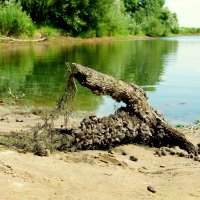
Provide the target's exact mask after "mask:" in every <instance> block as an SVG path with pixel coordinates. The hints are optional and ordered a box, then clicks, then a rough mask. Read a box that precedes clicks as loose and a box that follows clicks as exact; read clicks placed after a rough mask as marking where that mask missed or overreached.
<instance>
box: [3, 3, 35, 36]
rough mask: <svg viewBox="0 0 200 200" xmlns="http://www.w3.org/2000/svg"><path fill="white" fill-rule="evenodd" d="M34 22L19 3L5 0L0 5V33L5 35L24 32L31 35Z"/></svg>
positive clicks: (15, 34) (17, 34) (16, 34)
mask: <svg viewBox="0 0 200 200" xmlns="http://www.w3.org/2000/svg"><path fill="white" fill-rule="evenodd" d="M34 30H35V28H34V24H33V22H32V20H31V18H30V17H29V16H28V15H27V14H26V13H25V12H23V11H22V8H21V6H20V4H19V3H14V2H13V1H7V2H5V3H4V4H1V5H0V33H1V34H2V35H5V36H19V35H21V34H26V35H28V36H33V34H34Z"/></svg>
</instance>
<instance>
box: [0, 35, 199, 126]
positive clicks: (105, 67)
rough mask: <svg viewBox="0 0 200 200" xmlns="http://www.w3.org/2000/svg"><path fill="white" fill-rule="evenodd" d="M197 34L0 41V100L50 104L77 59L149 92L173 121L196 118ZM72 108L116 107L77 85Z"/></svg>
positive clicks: (100, 112)
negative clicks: (28, 42)
mask: <svg viewBox="0 0 200 200" xmlns="http://www.w3.org/2000/svg"><path fill="white" fill-rule="evenodd" d="M199 55H200V37H198V36H195V37H194V36H193V37H170V38H161V39H156V40H118V41H103V42H98V43H97V42H91V43H87V44H86V43H85V44H81V43H78V42H77V43H73V44H70V43H66V44H47V43H41V44H34V45H33V44H32V45H16V44H15V45H13V44H10V45H5V44H4V45H3V44H0V100H1V99H4V98H6V97H8V90H9V87H10V88H11V90H12V93H13V94H15V95H17V96H19V97H21V98H22V102H23V103H24V104H28V105H31V106H42V107H44V106H48V107H53V106H54V105H55V101H56V100H57V99H58V98H59V96H60V94H61V93H62V91H63V88H64V84H65V80H66V76H67V75H66V66H65V62H70V63H72V62H76V63H80V64H82V65H86V66H89V67H91V68H93V69H96V70H98V71H100V72H104V73H106V74H109V75H112V76H114V77H116V78H118V79H122V80H123V81H126V82H133V83H136V84H138V85H140V86H141V87H143V88H144V89H145V90H146V91H147V95H148V97H149V102H150V104H151V105H152V106H153V107H154V108H156V109H158V110H160V111H161V112H162V113H163V114H164V117H165V118H166V119H167V120H168V121H170V122H172V123H176V124H177V123H187V124H188V123H192V122H194V121H195V120H197V119H200V106H199V102H200V100H199V99H200V58H199ZM77 87H78V93H77V97H76V100H75V108H76V111H81V112H82V111H83V112H85V111H86V112H92V113H96V114H98V115H108V114H110V113H113V112H114V111H115V110H116V108H117V107H119V106H120V105H119V104H117V103H116V102H114V101H113V100H112V99H111V98H110V97H108V96H99V97H96V96H94V95H93V94H91V92H90V91H89V90H88V89H86V88H83V87H81V86H80V85H78V84H77Z"/></svg>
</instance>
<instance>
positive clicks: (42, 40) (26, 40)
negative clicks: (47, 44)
mask: <svg viewBox="0 0 200 200" xmlns="http://www.w3.org/2000/svg"><path fill="white" fill-rule="evenodd" d="M47 40H48V37H43V38H39V39H15V38H13V37H2V38H0V41H1V42H11V43H14V42H22V43H23V42H25V43H26V42H33V43H34V42H44V41H47Z"/></svg>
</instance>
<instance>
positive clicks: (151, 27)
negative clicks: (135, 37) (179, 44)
mask: <svg viewBox="0 0 200 200" xmlns="http://www.w3.org/2000/svg"><path fill="white" fill-rule="evenodd" d="M143 31H144V33H145V34H146V35H147V36H151V37H157V36H158V37H160V36H163V35H164V33H165V27H164V25H163V24H162V23H161V21H160V20H159V19H157V18H154V17H150V18H147V19H146V20H145V21H144V22H143Z"/></svg>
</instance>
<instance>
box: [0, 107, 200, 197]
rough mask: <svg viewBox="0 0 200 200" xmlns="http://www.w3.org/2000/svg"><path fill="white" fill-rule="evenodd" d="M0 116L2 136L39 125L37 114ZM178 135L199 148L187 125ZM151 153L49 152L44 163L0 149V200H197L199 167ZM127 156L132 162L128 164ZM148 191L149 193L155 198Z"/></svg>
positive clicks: (129, 149)
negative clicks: (182, 133)
mask: <svg viewBox="0 0 200 200" xmlns="http://www.w3.org/2000/svg"><path fill="white" fill-rule="evenodd" d="M0 110H1V112H0V134H1V135H2V134H3V135H7V134H8V135H9V134H13V133H15V132H20V131H28V130H29V129H31V128H32V127H34V126H36V125H37V124H38V123H42V122H43V120H42V118H41V116H42V112H41V111H39V110H34V109H33V110H31V111H27V110H24V111H21V112H20V111H19V110H20V109H19V110H10V109H7V108H5V107H3V106H2V107H0ZM79 121H80V119H79V118H76V120H74V119H71V121H70V123H71V126H73V125H75V126H77V124H78V123H79ZM62 123H63V118H62V117H60V118H58V119H57V120H56V121H55V126H56V127H60V126H62ZM180 130H181V131H182V132H184V133H185V134H186V137H187V138H188V139H189V140H190V141H192V142H193V143H194V144H197V143H199V136H200V130H199V129H196V128H195V127H194V126H193V125H191V126H187V127H180ZM155 151H156V149H154V148H149V147H144V146H138V145H123V146H119V147H116V148H114V149H113V151H112V152H110V153H108V152H107V151H81V152H74V153H63V152H54V153H53V154H51V155H50V156H49V157H38V156H34V155H33V154H31V153H26V152H22V151H16V150H10V149H5V147H3V146H1V147H0V160H1V161H0V177H1V178H0V184H1V188H0V192H1V199H2V200H26V199H30V200H33V199H34V200H41V199H43V200H47V199H52V198H53V199H55V200H65V199H73V200H78V199H84V200H92V199H101V200H104V199H105V200H111V199H116V200H121V199H126V200H129V199H138V200H140V199H141V200H147V199H148V200H149V199H152V200H154V199H157V200H168V199H169V200H171V199H180V198H181V199H182V200H184V199H185V200H186V199H187V200H193V199H194V200H195V199H199V198H200V190H199V184H200V180H199V179H198V178H197V177H198V176H199V175H200V162H197V161H194V160H192V159H188V158H181V157H178V156H171V155H167V156H163V157H158V156H156V155H155ZM131 156H134V157H135V158H137V159H135V160H134V161H133V160H131V159H130V157H131ZM149 186H150V187H149ZM147 187H148V188H150V189H152V188H151V187H153V190H152V191H153V192H155V193H152V191H149V190H148V189H147ZM33 188H34V189H33ZM154 190H155V191H154ZM169 191H170V192H169Z"/></svg>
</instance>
